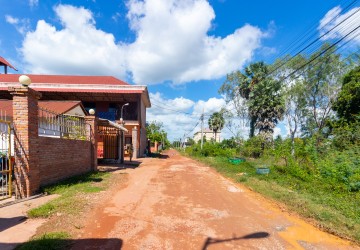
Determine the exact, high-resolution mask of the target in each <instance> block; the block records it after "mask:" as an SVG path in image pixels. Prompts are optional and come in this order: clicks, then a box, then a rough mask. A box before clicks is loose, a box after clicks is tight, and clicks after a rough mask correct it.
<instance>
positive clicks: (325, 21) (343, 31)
mask: <svg viewBox="0 0 360 250" xmlns="http://www.w3.org/2000/svg"><path fill="white" fill-rule="evenodd" d="M341 12H342V9H341V7H340V6H337V7H334V8H333V9H331V10H329V11H328V12H327V13H326V15H325V16H324V17H323V18H322V19H321V20H320V23H319V27H318V30H319V33H320V36H323V37H322V40H328V39H337V38H342V37H344V36H346V35H347V34H348V33H350V32H351V31H352V30H354V29H355V28H356V27H357V26H358V25H359V23H360V7H356V8H353V9H351V10H349V11H348V12H346V13H343V14H341ZM359 35H360V30H359V29H357V30H356V31H354V32H353V33H352V34H350V35H349V36H348V37H347V38H346V40H350V39H354V41H355V42H357V43H360V36H359Z"/></svg>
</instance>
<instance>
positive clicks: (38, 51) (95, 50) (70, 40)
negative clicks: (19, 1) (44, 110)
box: [21, 0, 267, 84]
mask: <svg viewBox="0 0 360 250" xmlns="http://www.w3.org/2000/svg"><path fill="white" fill-rule="evenodd" d="M127 8H128V12H127V18H128V20H129V26H130V29H131V30H132V31H133V32H134V33H135V35H136V39H135V41H134V42H133V43H124V42H119V41H115V38H114V36H113V35H112V34H110V33H106V32H104V31H102V30H100V29H98V28H97V27H96V22H95V18H94V16H93V13H92V12H91V11H90V10H87V9H84V8H83V7H74V6H71V5H57V6H55V7H54V10H55V13H56V15H57V17H58V19H59V21H60V23H61V25H62V27H61V28H60V29H58V28H56V27H55V25H53V24H51V23H48V22H46V21H44V20H39V21H38V23H37V26H36V29H35V30H34V31H32V32H28V33H27V34H26V36H25V38H24V41H23V46H22V49H21V51H22V53H23V56H24V59H25V61H26V63H27V65H28V68H27V70H29V71H30V72H32V73H61V74H101V75H114V76H117V77H120V78H124V77H125V76H130V77H131V78H132V81H133V82H135V83H139V84H155V83H162V82H164V81H170V82H172V83H173V84H183V83H186V82H189V81H197V80H209V79H215V78H219V77H222V76H224V75H225V74H226V73H228V72H230V71H233V70H235V69H238V68H241V67H242V66H243V65H244V63H246V62H247V61H249V60H250V59H251V58H252V55H253V53H254V51H255V50H256V49H257V48H259V47H260V45H261V39H262V38H263V37H265V36H267V35H266V32H262V31H261V30H260V29H259V28H257V27H254V26H251V25H249V24H247V25H244V26H243V27H239V28H238V29H236V30H235V31H234V32H233V33H232V34H228V35H227V36H225V37H217V36H210V35H208V32H209V30H211V28H212V27H211V24H212V21H213V20H214V19H215V12H214V10H213V8H212V7H211V6H210V4H209V2H208V1H206V0H183V1H176V0H144V1H140V0H129V1H128V2H127ZM113 18H116V16H115V17H113ZM49 55H51V56H49Z"/></svg>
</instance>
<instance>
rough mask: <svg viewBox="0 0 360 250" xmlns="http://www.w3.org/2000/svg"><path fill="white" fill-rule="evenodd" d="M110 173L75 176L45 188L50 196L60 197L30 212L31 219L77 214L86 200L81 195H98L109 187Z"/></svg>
mask: <svg viewBox="0 0 360 250" xmlns="http://www.w3.org/2000/svg"><path fill="white" fill-rule="evenodd" d="M108 177H109V173H104V172H96V173H88V174H83V175H79V176H75V177H72V178H69V179H67V180H64V181H62V182H59V183H56V184H54V185H50V186H46V187H43V191H44V192H46V193H48V194H59V195H60V197H58V198H56V199H54V200H52V201H50V202H48V203H46V204H44V205H42V206H40V207H37V208H33V209H31V210H29V211H28V217H29V218H48V217H50V216H51V215H53V214H55V213H66V214H76V213H78V212H79V211H80V208H81V207H82V206H84V204H85V203H86V200H84V199H81V195H84V194H86V193H96V192H100V191H102V190H104V189H105V188H106V187H107V182H106V179H107V178H108Z"/></svg>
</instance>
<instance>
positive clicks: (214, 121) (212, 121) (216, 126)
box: [208, 112, 225, 138]
mask: <svg viewBox="0 0 360 250" xmlns="http://www.w3.org/2000/svg"><path fill="white" fill-rule="evenodd" d="M208 124H209V128H210V129H211V130H213V131H214V133H215V138H216V134H217V132H218V131H220V130H222V129H223V127H224V125H225V119H224V116H223V114H222V113H220V112H215V113H213V114H212V115H211V116H210V118H209V121H208Z"/></svg>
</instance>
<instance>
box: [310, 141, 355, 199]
mask: <svg viewBox="0 0 360 250" xmlns="http://www.w3.org/2000/svg"><path fill="white" fill-rule="evenodd" d="M317 165H318V168H319V171H320V177H321V178H322V179H324V180H326V181H324V185H326V186H328V188H329V189H331V190H334V191H336V192H344V191H351V192H357V191H360V167H359V165H360V147H354V148H352V149H349V150H345V151H342V152H338V151H334V152H331V154H328V155H326V157H322V158H321V159H319V162H318V164H317Z"/></svg>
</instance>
